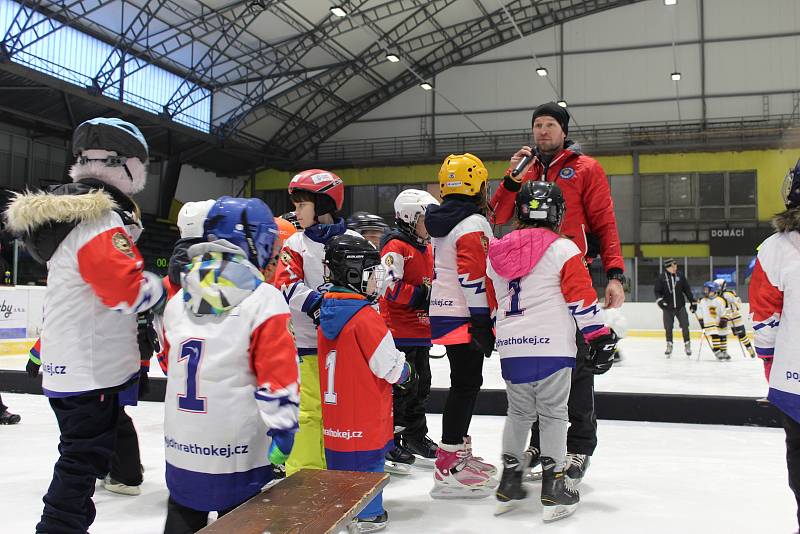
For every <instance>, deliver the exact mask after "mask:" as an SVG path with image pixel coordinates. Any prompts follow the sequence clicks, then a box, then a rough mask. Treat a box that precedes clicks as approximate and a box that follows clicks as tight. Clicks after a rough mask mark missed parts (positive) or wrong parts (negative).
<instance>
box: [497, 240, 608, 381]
mask: <svg viewBox="0 0 800 534" xmlns="http://www.w3.org/2000/svg"><path fill="white" fill-rule="evenodd" d="M486 272H487V275H488V276H489V279H490V284H491V286H492V289H493V291H491V292H490V293H491V294H494V295H496V298H497V312H496V316H495V330H496V335H497V341H496V343H497V351H498V352H499V353H500V365H501V368H502V372H503V378H504V379H505V380H509V381H511V382H513V383H528V382H535V381H537V380H541V379H543V378H546V377H547V376H549V375H551V374H552V373H554V372H556V371H558V370H560V369H563V368H565V367H574V366H575V355H576V353H577V347H576V345H575V327H576V326H575V325H576V323H577V326H578V328H580V330H581V332H582V333H583V335H584V338H586V340H587V341H590V340H592V339H593V338H594V337H597V336H599V335H602V334H605V333H608V328H607V327H606V326H605V322H604V320H605V316H604V313H603V310H602V309H601V308H600V306H599V304H598V302H597V293H596V292H595V290H594V289H593V288H592V280H591V277H590V276H589V272H588V271H587V269H586V265H585V263H584V261H583V254H582V253H581V251H580V249H579V248H578V246H577V245H576V244H575V243H574V242H572V241H571V240H569V239H565V238H560V237H558V235H557V234H556V233H555V232H552V231H550V230H547V229H542V228H536V229H526V230H515V231H514V232H512V233H510V234H508V235H507V236H505V237H504V238H503V239H498V240H494V241H492V243H491V244H490V245H489V259H488V261H487V270H486Z"/></svg>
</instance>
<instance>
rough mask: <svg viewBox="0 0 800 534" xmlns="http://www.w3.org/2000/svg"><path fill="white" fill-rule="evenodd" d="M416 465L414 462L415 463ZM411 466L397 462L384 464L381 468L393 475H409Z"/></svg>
mask: <svg viewBox="0 0 800 534" xmlns="http://www.w3.org/2000/svg"><path fill="white" fill-rule="evenodd" d="M415 463H416V462H415ZM411 465H412V464H401V463H398V462H388V461H387V462H384V464H383V467H384V470H385V471H386V472H387V473H391V474H393V475H410V474H411Z"/></svg>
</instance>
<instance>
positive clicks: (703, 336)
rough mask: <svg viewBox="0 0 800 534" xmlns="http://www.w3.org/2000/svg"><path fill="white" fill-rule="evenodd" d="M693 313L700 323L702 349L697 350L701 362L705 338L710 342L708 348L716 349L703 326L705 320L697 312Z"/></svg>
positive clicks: (698, 359)
mask: <svg viewBox="0 0 800 534" xmlns="http://www.w3.org/2000/svg"><path fill="white" fill-rule="evenodd" d="M693 315H694V318H695V319H697V324H699V325H700V349H699V350H698V351H697V361H698V362H699V361H700V355H701V354H702V353H703V340H705V342H706V343H708V350H710V351H712V352H713V351H714V349H713V347H712V345H711V340H710V339H708V337H707V336H706V330H705V328H704V327H703V321H701V320H700V317H698V316H697V312H694V313H693Z"/></svg>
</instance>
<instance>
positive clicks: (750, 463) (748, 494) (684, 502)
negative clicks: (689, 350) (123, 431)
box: [0, 364, 797, 534]
mask: <svg viewBox="0 0 800 534" xmlns="http://www.w3.org/2000/svg"><path fill="white" fill-rule="evenodd" d="M709 365H710V364H709ZM3 401H4V402H5V403H6V404H7V405H9V406H10V407H11V410H12V411H13V412H15V413H19V414H20V415H22V423H20V424H19V425H16V426H8V427H2V426H0V458H2V459H3V466H2V477H0V495H2V511H3V514H2V519H0V532H4V533H6V532H8V533H13V534H16V533H24V532H32V531H33V527H34V525H35V524H36V522H37V520H38V518H39V514H40V513H41V508H42V503H41V497H42V495H43V494H44V492H45V490H46V489H47V486H48V484H49V482H50V477H51V475H52V467H53V463H54V462H55V460H56V457H57V450H56V446H57V443H58V429H57V426H56V422H55V418H54V416H53V414H52V412H51V411H50V408H49V406H48V404H47V400H46V399H45V398H44V397H42V396H39V395H17V394H8V393H5V394H3ZM128 410H129V413H130V414H131V416H132V417H133V420H134V422H135V424H136V427H137V429H138V431H139V440H140V444H141V449H142V462H143V464H144V466H145V469H146V472H145V482H144V484H143V486H142V495H140V496H138V497H125V496H120V495H115V494H112V493H108V492H107V491H105V490H104V489H102V488H101V487H99V486H98V489H97V492H96V493H95V503H96V504H97V520H96V521H95V523H94V526H93V527H92V529H91V532H92V533H93V534H105V533H109V534H128V533H130V534H149V533H154V534H155V533H159V532H161V530H162V528H163V522H164V517H165V503H166V499H167V490H166V487H165V485H164V451H163V438H162V424H161V423H162V419H163V405H162V404H161V403H149V402H145V403H142V404H141V405H140V406H138V407H135V408H128ZM440 419H441V418H440V416H438V415H433V416H430V417H429V423H430V427H431V428H430V430H431V436H433V437H434V438H436V437H438V435H439V431H440ZM503 420H504V418H502V417H489V416H478V417H475V418H474V419H473V423H472V428H471V433H472V435H473V437H474V442H475V448H476V453H478V454H480V455H482V456H484V457H485V458H486V459H488V460H491V461H493V462H498V461H499V457H500V447H501V444H500V439H501V434H502V428H503ZM783 440H784V434H783V431H782V430H780V429H765V428H749V427H726V426H711V425H676V424H658V423H629V422H620V421H600V427H599V442H600V445H599V447H598V449H597V451H596V453H595V456H594V457H593V459H592V464H591V467H590V468H589V472H588V475H587V478H586V479H585V481H584V483H583V484H582V485H581V486H580V489H581V499H582V500H581V504H580V507H579V508H578V510H577V512H576V513H575V515H573V516H572V517H570V518H567V519H564V520H561V521H559V522H556V523H552V524H549V525H544V524H543V523H542V521H541V507H540V505H539V501H538V491H539V485H538V484H530V485H528V486H527V487H528V489H529V492H530V497H529V498H528V499H526V500H525V501H524V503H523V505H522V507H521V508H520V509H518V510H515V511H513V512H510V513H508V514H506V515H504V516H501V517H494V516H493V514H492V512H493V510H494V506H495V502H494V498H493V497H488V498H485V499H482V500H451V501H435V500H433V499H431V498H430V497H429V495H428V491H429V490H430V488H431V485H432V472H431V471H429V470H423V469H415V470H414V472H413V473H412V475H410V476H408V477H406V478H399V477H393V478H392V481H391V483H390V484H389V486H388V487H387V489H386V490H385V492H384V498H385V501H384V502H385V506H386V508H387V510H388V511H389V515H390V525H389V529H388V530H387V532H407V533H413V534H428V533H448V534H449V533H453V534H455V533H459V534H461V533H464V534H467V533H474V534H487V533H489V532H498V533H529V532H548V533H575V534H634V533H635V534H642V533H646V534H661V533H664V534H711V533H742V534H766V533H769V534H789V533H792V532H795V531H796V529H797V524H796V523H795V504H794V499H793V497H792V495H791V493H790V491H789V488H788V485H787V482H786V466H785V459H784V458H785V450H784V443H783ZM309 513H313V510H309Z"/></svg>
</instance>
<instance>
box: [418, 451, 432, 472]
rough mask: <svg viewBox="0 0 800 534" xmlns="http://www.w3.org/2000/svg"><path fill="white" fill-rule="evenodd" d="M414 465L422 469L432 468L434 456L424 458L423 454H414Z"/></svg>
mask: <svg viewBox="0 0 800 534" xmlns="http://www.w3.org/2000/svg"><path fill="white" fill-rule="evenodd" d="M414 458H415V460H414V465H415V466H417V467H421V468H422V469H434V468H435V467H436V458H425V457H424V456H418V455H416V454H415V455H414Z"/></svg>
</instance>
